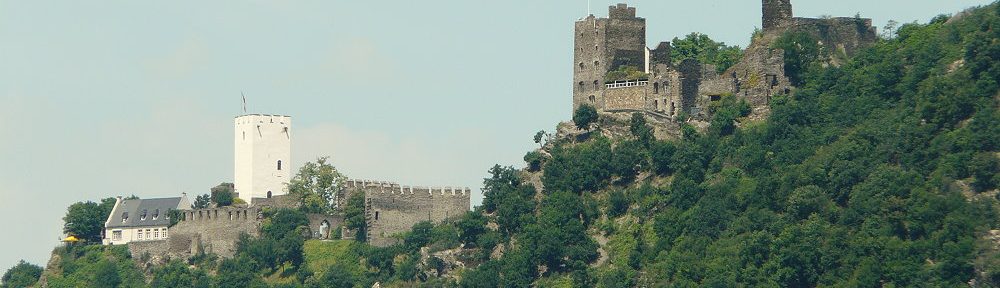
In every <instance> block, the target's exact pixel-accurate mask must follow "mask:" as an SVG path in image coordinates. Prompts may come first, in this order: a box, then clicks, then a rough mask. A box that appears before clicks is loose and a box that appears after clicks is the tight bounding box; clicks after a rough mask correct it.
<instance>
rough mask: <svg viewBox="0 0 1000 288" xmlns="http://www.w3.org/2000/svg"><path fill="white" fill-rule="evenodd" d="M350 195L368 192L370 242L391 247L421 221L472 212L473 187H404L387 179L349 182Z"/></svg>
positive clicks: (366, 202) (447, 217)
mask: <svg viewBox="0 0 1000 288" xmlns="http://www.w3.org/2000/svg"><path fill="white" fill-rule="evenodd" d="M345 190H346V191H347V192H346V194H348V195H349V194H351V193H357V192H364V193H365V217H366V220H367V222H368V235H367V236H368V242H369V243H370V244H372V245H375V246H389V245H392V244H395V243H397V242H398V240H399V239H398V238H395V237H394V236H396V235H398V234H400V233H403V232H408V231H410V229H411V228H412V227H413V225H414V224H417V223H418V222H421V221H431V222H433V223H435V224H437V223H441V222H443V221H445V220H447V219H452V218H457V217H461V216H462V215H463V214H465V213H466V212H468V211H469V207H470V206H469V204H470V202H469V196H470V194H471V193H472V191H471V190H470V189H469V188H455V187H419V186H412V187H411V186H400V185H399V184H396V183H391V182H385V181H366V180H350V181H347V184H346V187H345Z"/></svg>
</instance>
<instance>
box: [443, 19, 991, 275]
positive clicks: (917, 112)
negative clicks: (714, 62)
mask: <svg viewBox="0 0 1000 288" xmlns="http://www.w3.org/2000/svg"><path fill="white" fill-rule="evenodd" d="M998 26H1000V4H994V5H991V6H988V7H984V8H981V9H977V10H974V11H972V12H970V13H965V14H963V15H962V16H961V18H960V19H954V20H953V21H949V19H948V17H939V18H936V19H935V20H934V21H932V22H931V23H929V24H923V25H920V24H908V25H904V26H903V27H901V28H900V29H899V32H898V36H897V37H895V38H894V39H888V40H884V41H880V42H879V43H877V44H876V45H875V46H874V47H872V48H870V49H867V50H865V51H862V52H861V53H859V55H857V56H856V57H855V58H854V59H853V60H852V61H850V62H849V63H847V64H845V65H843V66H841V67H823V65H820V64H818V63H817V61H816V60H819V59H820V57H818V55H817V53H820V50H819V49H816V48H815V47H810V46H808V45H797V44H795V43H804V42H808V41H805V40H801V39H796V37H800V36H801V35H787V36H786V38H785V39H783V40H781V41H779V43H780V44H779V45H783V46H782V48H785V49H788V50H791V51H787V52H786V53H792V55H795V56H797V57H795V58H793V62H794V63H793V64H795V65H790V67H786V69H788V70H790V72H792V73H790V75H793V76H795V77H797V79H798V81H800V82H799V84H800V85H799V87H800V89H798V90H797V91H796V92H795V93H794V94H793V95H790V96H784V97H776V98H775V99H774V101H773V103H772V107H771V108H772V109H771V111H772V115H771V117H770V118H769V119H768V120H766V121H764V122H760V123H749V122H747V123H742V122H741V121H743V120H742V117H743V116H746V115H747V113H749V106H748V105H746V104H745V103H743V102H741V101H739V100H737V99H736V98H734V97H726V98H724V99H722V103H721V104H719V105H715V106H714V107H713V110H714V111H713V115H714V116H713V119H712V122H711V125H710V126H709V128H708V129H707V131H704V132H693V131H694V130H693V129H690V128H688V129H685V133H684V137H683V139H679V140H676V141H650V140H648V138H647V137H645V136H642V135H643V132H642V131H644V129H632V131H633V134H634V135H633V137H631V138H627V139H608V138H603V137H594V138H593V139H591V140H588V141H586V142H583V143H573V142H571V141H570V140H569V139H562V140H561V141H558V143H555V144H554V147H552V148H551V149H550V151H549V152H550V154H551V159H547V160H546V161H545V163H544V164H542V177H541V182H542V183H543V184H544V185H543V186H544V187H545V188H544V191H541V192H537V191H535V187H533V186H532V185H531V184H528V183H527V179H526V178H524V176H518V174H517V173H515V172H516V171H514V169H512V168H495V169H494V171H493V173H492V174H493V177H492V178H490V179H488V180H487V184H486V185H485V187H486V190H485V191H484V193H485V196H486V199H485V200H484V205H483V207H482V208H481V209H482V210H481V211H482V212H484V213H486V215H488V221H489V222H495V223H496V224H497V232H498V233H499V234H500V236H501V237H502V238H501V241H500V242H501V243H505V245H507V247H506V248H505V249H504V255H503V257H500V258H498V259H491V260H488V261H487V262H485V263H483V264H482V265H480V266H479V267H478V268H476V269H473V270H470V271H466V272H465V273H464V274H463V279H462V280H461V281H460V282H459V285H460V286H464V287H495V286H505V287H506V286H527V285H529V284H534V285H538V286H549V285H553V286H558V285H566V286H601V287H627V286H633V285H643V286H692V285H705V286H723V287H729V286H741V285H748V286H791V287H811V286H862V287H871V286H885V285H889V286H922V285H928V286H957V285H965V283H966V282H968V281H970V280H972V279H976V280H977V281H980V282H979V283H984V282H985V283H984V284H987V285H998V284H1000V269H998V268H997V267H998V266H996V265H995V264H996V263H997V260H996V259H997V254H996V253H997V252H996V251H992V250H991V249H992V248H991V247H992V246H993V245H994V244H992V243H984V241H982V240H980V238H981V236H982V235H983V233H985V232H986V231H987V230H988V229H996V227H997V225H998V220H997V213H996V208H995V204H996V200H997V199H996V198H995V197H996V196H995V195H996V187H997V182H998V181H997V179H998V178H1000V173H998V168H997V166H998V165H997V162H998V161H997V159H998V158H997V151H998V144H1000V143H998V142H1000V140H998V139H1000V112H998V110H997V107H998V87H1000V86H998V80H997V79H1000V41H998V40H997V39H1000V35H998V34H1000V29H997V28H998ZM789 43H791V44H795V45H788V44H789ZM638 119H641V117H637V118H634V119H633V125H632V126H634V127H638V128H641V127H642V126H643V125H641V123H639V121H638ZM637 132H638V133H637ZM626 164H627V165H626ZM976 183H978V184H976ZM536 192H537V193H536ZM588 235H589V237H587V236H588ZM595 242H604V243H602V244H601V245H597V243H595ZM605 253H606V255H607V258H603V257H598V255H599V254H600V255H604V254H605ZM991 261H992V262H991ZM990 263H992V264H993V265H991V264H990ZM977 265H978V267H977ZM977 271H978V272H979V273H976V272H977ZM980 273H981V274H980Z"/></svg>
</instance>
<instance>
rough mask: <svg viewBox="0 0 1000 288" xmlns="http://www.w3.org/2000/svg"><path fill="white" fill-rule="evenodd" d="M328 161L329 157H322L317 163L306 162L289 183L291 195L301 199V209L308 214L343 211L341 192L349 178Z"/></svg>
mask: <svg viewBox="0 0 1000 288" xmlns="http://www.w3.org/2000/svg"><path fill="white" fill-rule="evenodd" d="M327 160H329V157H320V158H317V159H316V162H306V164H304V165H302V168H300V169H299V172H298V174H296V175H295V177H293V178H292V181H291V182H289V183H288V191H289V194H292V195H295V196H296V197H297V198H299V200H300V201H301V203H302V206H301V209H302V210H303V211H305V212H307V213H327V212H330V211H332V210H333V209H341V207H339V206H340V205H341V204H340V202H341V199H340V197H342V195H341V191H342V189H343V187H344V182H345V181H346V180H347V178H346V177H344V175H342V174H340V172H339V171H337V168H335V167H333V165H331V164H330V163H327Z"/></svg>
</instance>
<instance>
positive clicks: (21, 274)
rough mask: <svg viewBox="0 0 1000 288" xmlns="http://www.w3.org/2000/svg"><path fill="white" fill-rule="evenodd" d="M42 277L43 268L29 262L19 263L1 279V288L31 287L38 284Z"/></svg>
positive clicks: (22, 261)
mask: <svg viewBox="0 0 1000 288" xmlns="http://www.w3.org/2000/svg"><path fill="white" fill-rule="evenodd" d="M41 276H42V267H38V265H35V264H31V263H28V262H24V260H21V262H18V263H17V265H14V267H13V268H10V270H7V272H6V273H4V274H3V278H2V279H0V288H17V287H29V286H31V285H35V282H38V277H41Z"/></svg>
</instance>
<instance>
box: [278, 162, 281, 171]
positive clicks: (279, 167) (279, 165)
mask: <svg viewBox="0 0 1000 288" xmlns="http://www.w3.org/2000/svg"><path fill="white" fill-rule="evenodd" d="M278 171H281V160H278Z"/></svg>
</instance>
